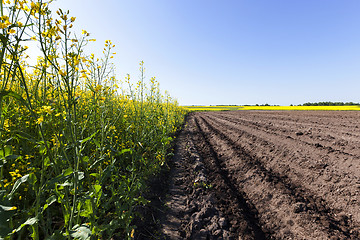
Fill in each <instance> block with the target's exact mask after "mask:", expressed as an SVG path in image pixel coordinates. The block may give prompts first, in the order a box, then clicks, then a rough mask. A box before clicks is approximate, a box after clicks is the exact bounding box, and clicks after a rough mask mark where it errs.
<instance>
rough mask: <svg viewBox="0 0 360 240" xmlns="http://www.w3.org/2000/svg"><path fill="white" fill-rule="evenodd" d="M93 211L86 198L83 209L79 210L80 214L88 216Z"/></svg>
mask: <svg viewBox="0 0 360 240" xmlns="http://www.w3.org/2000/svg"><path fill="white" fill-rule="evenodd" d="M93 213H94V211H93V208H92V203H91V200H90V199H86V200H85V202H84V203H83V209H82V210H81V211H80V216H82V217H90V216H91V215H92V214H93Z"/></svg>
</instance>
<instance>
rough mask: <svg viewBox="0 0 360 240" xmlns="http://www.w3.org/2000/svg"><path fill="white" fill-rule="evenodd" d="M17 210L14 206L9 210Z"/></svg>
mask: <svg viewBox="0 0 360 240" xmlns="http://www.w3.org/2000/svg"><path fill="white" fill-rule="evenodd" d="M16 209H17V207H15V206H13V207H11V208H10V209H9V210H10V211H11V210H16Z"/></svg>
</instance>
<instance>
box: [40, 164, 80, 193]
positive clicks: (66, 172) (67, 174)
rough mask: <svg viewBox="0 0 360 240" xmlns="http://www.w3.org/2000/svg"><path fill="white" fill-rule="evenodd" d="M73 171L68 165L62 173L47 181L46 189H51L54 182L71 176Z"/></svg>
mask: <svg viewBox="0 0 360 240" xmlns="http://www.w3.org/2000/svg"><path fill="white" fill-rule="evenodd" d="M73 173H74V170H73V169H72V168H71V167H70V168H68V169H66V170H63V172H62V174H59V175H58V176H56V177H54V178H53V179H51V180H50V181H48V182H47V184H46V187H47V188H48V189H51V188H53V187H54V185H55V183H58V182H63V181H65V180H67V179H69V178H70V177H71V175H72V174H73Z"/></svg>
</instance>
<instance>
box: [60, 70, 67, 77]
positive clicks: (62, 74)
mask: <svg viewBox="0 0 360 240" xmlns="http://www.w3.org/2000/svg"><path fill="white" fill-rule="evenodd" d="M59 74H60V75H61V76H63V77H65V76H66V72H65V71H63V70H61V69H60V70H59Z"/></svg>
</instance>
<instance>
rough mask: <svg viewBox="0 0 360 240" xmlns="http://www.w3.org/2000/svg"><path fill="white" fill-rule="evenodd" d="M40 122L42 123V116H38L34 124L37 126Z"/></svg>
mask: <svg viewBox="0 0 360 240" xmlns="http://www.w3.org/2000/svg"><path fill="white" fill-rule="evenodd" d="M42 122H44V117H43V116H40V117H39V118H38V119H37V120H36V123H37V124H41V123H42Z"/></svg>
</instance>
